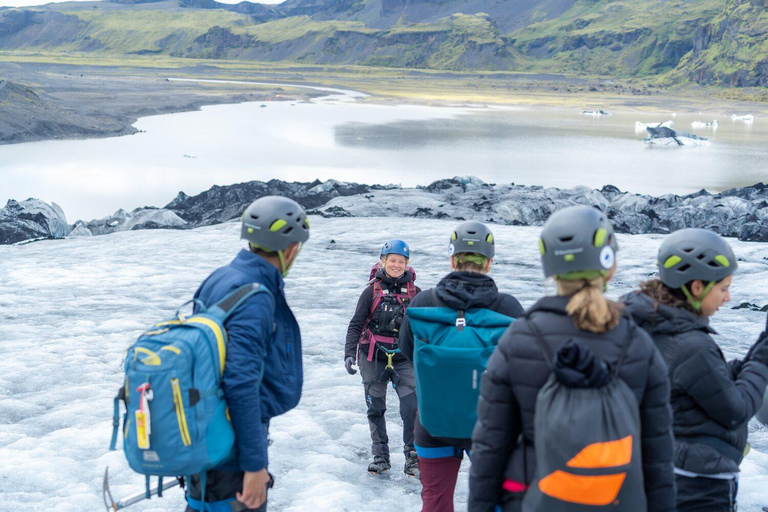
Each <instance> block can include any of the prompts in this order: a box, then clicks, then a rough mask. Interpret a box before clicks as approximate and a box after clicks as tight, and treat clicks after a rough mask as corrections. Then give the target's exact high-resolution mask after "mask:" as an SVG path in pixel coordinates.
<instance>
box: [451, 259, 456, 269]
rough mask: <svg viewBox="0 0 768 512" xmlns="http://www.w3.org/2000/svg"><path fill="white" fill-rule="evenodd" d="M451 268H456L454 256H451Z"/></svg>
mask: <svg viewBox="0 0 768 512" xmlns="http://www.w3.org/2000/svg"><path fill="white" fill-rule="evenodd" d="M451 270H456V256H451Z"/></svg>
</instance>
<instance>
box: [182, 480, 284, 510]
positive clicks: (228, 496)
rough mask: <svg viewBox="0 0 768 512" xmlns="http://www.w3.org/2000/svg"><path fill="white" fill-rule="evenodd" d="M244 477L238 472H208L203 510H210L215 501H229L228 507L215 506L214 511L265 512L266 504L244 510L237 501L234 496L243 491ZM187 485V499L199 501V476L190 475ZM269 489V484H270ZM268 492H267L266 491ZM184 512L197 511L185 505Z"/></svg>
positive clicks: (243, 506)
mask: <svg viewBox="0 0 768 512" xmlns="http://www.w3.org/2000/svg"><path fill="white" fill-rule="evenodd" d="M244 476H245V473H243V472H242V471H238V472H230V471H215V470H211V471H209V472H208V481H207V482H206V483H205V503H206V506H205V509H206V510H211V508H212V507H211V506H210V504H212V503H215V502H217V501H219V502H221V501H227V500H229V501H230V503H229V504H228V506H222V504H217V505H218V506H217V508H216V509H215V510H218V509H219V508H220V509H221V510H225V509H226V510H227V512H229V510H231V512H267V502H266V500H265V501H264V504H263V505H262V506H260V507H259V508H245V505H243V504H242V503H240V502H239V501H237V499H236V498H235V496H237V493H239V492H242V491H243V477H244ZM187 485H188V486H189V488H188V490H187V492H188V493H189V497H190V498H193V499H195V500H200V475H192V476H191V477H190V478H189V479H188V481H187ZM270 487H271V483H270ZM267 492H269V491H267ZM225 505H226V504H225ZM184 512H198V509H196V508H192V507H191V506H190V505H187V508H186V510H185V511H184Z"/></svg>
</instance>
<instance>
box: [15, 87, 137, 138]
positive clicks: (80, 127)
mask: <svg viewBox="0 0 768 512" xmlns="http://www.w3.org/2000/svg"><path fill="white" fill-rule="evenodd" d="M124 132H125V130H124V127H123V126H122V125H121V124H120V123H119V122H117V121H116V120H114V119H112V118H108V117H106V116H99V115H81V114H79V113H77V112H72V111H71V110H65V109H62V108H60V107H59V106H58V105H56V104H55V103H52V102H49V101H46V100H44V99H42V98H41V97H40V96H38V94H37V93H36V92H35V91H33V90H32V89H31V88H29V87H26V86H23V85H19V84H16V83H13V82H9V81H7V80H4V79H3V78H1V77H0V144H12V143H17V142H29V141H33V140H42V139H58V138H65V137H66V138H80V137H91V136H97V135H98V136H102V137H103V136H105V135H106V136H109V135H118V134H122V133H124Z"/></svg>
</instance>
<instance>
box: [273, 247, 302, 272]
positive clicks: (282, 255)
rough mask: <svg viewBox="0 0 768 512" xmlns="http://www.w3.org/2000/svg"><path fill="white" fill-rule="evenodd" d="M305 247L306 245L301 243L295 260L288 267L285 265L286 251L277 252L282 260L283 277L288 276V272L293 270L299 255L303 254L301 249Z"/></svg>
mask: <svg viewBox="0 0 768 512" xmlns="http://www.w3.org/2000/svg"><path fill="white" fill-rule="evenodd" d="M303 246H304V244H302V243H299V247H298V248H297V249H296V252H295V253H294V255H293V259H292V260H291V264H290V265H288V266H286V264H285V251H277V256H278V257H279V258H280V268H282V272H280V274H281V275H282V276H283V277H287V276H288V272H289V271H290V270H291V267H292V266H293V264H294V263H295V262H296V258H298V257H299V253H300V252H301V248H302V247H303Z"/></svg>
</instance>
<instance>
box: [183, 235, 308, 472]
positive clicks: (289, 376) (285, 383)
mask: <svg viewBox="0 0 768 512" xmlns="http://www.w3.org/2000/svg"><path fill="white" fill-rule="evenodd" d="M250 283H260V284H261V285H262V286H265V287H266V288H267V289H268V290H269V291H270V292H272V295H273V297H274V298H275V306H274V314H273V308H272V303H271V299H270V298H269V296H268V295H267V294H265V293H259V294H256V295H254V296H252V297H249V298H248V299H247V300H246V301H245V302H244V303H243V304H241V305H240V306H239V307H238V308H237V309H236V310H235V312H234V313H232V315H231V316H230V317H229V318H228V319H227V321H226V322H225V323H224V327H225V328H226V330H227V337H228V343H227V358H226V366H225V368H224V376H223V377H222V380H221V386H222V389H223V390H224V399H225V400H226V402H227V407H228V408H229V413H230V416H231V417H232V426H233V427H234V430H235V446H236V448H237V455H236V457H235V459H234V460H230V461H229V462H227V463H225V464H223V465H222V466H219V467H218V468H216V469H217V470H220V471H235V472H236V471H260V470H262V469H264V468H266V467H267V444H268V443H267V433H268V426H269V420H270V419H272V418H273V417H275V416H279V415H281V414H283V413H285V412H287V411H289V410H291V409H293V408H294V407H296V405H297V404H298V403H299V399H300V398H301V387H302V382H303V373H302V365H301V333H300V332H299V325H298V323H297V322H296V318H295V317H294V316H293V313H292V312H291V308H290V307H288V303H287V302H286V301H285V295H284V294H283V278H282V276H281V275H280V272H278V270H277V269H276V268H275V267H274V266H273V265H271V264H270V263H269V262H268V261H266V260H265V259H264V258H262V257H261V256H259V255H257V254H254V253H252V252H250V251H247V250H245V249H243V250H242V251H240V253H239V254H238V255H237V257H236V258H235V259H234V260H233V261H232V263H230V264H229V265H227V266H224V267H221V268H220V269H218V270H216V271H215V272H213V274H211V275H210V276H209V277H208V278H207V279H206V280H205V281H203V284H201V285H200V288H199V289H198V290H197V292H196V293H195V299H198V300H200V301H201V302H202V303H203V304H205V305H206V306H211V305H213V304H215V303H216V302H218V301H220V300H221V299H223V298H224V297H225V296H227V294H229V293H231V292H233V291H235V290H236V289H238V288H239V287H241V286H244V285H246V284H250ZM197 309H198V307H197V306H195V310H197ZM273 329H274V330H273Z"/></svg>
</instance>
